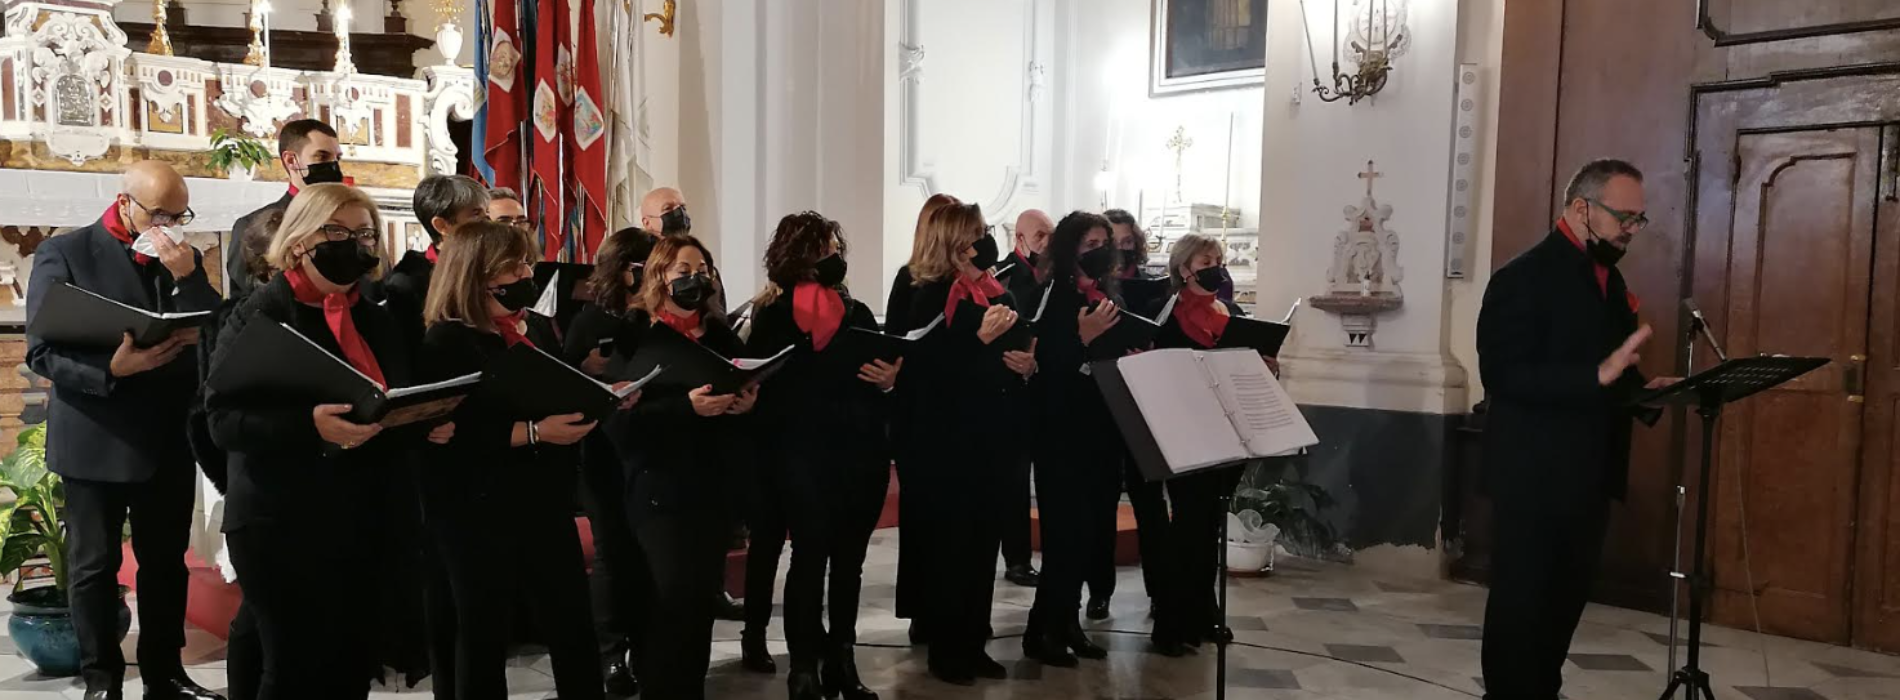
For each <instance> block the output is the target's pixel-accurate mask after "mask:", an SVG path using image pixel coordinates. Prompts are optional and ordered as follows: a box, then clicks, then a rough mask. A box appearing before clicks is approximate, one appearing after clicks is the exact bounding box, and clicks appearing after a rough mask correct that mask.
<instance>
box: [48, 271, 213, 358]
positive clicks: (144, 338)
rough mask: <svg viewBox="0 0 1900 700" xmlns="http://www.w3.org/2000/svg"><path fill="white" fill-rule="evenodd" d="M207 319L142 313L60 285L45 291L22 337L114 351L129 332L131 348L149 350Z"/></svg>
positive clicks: (193, 313) (182, 314)
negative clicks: (25, 335)
mask: <svg viewBox="0 0 1900 700" xmlns="http://www.w3.org/2000/svg"><path fill="white" fill-rule="evenodd" d="M210 315H211V312H209V311H185V312H177V313H159V312H155V311H146V310H145V309H141V308H138V307H136V306H131V305H129V304H125V303H122V302H118V301H113V300H111V299H107V298H105V297H103V296H100V295H98V294H96V293H94V292H90V291H87V290H84V289H80V288H79V287H76V286H73V284H72V283H69V282H62V283H60V284H59V285H57V286H55V287H53V288H52V289H49V290H47V291H46V299H45V300H44V301H43V302H41V304H40V308H39V312H38V313H35V314H33V322H32V323H29V324H27V327H26V334H27V335H30V336H34V337H37V338H39V339H40V340H43V341H46V342H49V343H58V344H60V345H72V346H78V347H91V348H116V347H119V343H121V342H124V341H125V334H126V333H128V332H130V333H131V334H132V344H133V345H135V346H138V347H141V348H149V347H152V346H154V345H157V344H159V343H162V342H165V339H166V338H168V337H170V336H171V334H173V333H176V332H178V331H180V330H184V329H187V328H197V327H199V326H201V325H203V324H204V320H205V319H206V318H207V317H209V316H210Z"/></svg>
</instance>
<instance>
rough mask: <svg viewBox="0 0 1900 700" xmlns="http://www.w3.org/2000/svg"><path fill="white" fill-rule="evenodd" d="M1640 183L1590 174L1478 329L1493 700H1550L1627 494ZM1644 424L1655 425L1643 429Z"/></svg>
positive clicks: (1487, 666) (1504, 273)
mask: <svg viewBox="0 0 1900 700" xmlns="http://www.w3.org/2000/svg"><path fill="white" fill-rule="evenodd" d="M1644 210H1645V205H1644V200H1643V174H1642V172H1640V171H1638V170H1637V169H1636V167H1635V166H1632V165H1630V164H1629V163H1626V162H1623V161H1620V160H1598V161H1594V162H1591V163H1589V164H1587V165H1585V166H1583V168H1582V169H1581V170H1579V171H1577V174H1576V175H1575V176H1574V177H1572V178H1571V180H1570V184H1569V186H1568V187H1567V188H1565V190H1564V208H1563V214H1562V217H1561V218H1559V219H1558V220H1557V224H1556V228H1555V230H1553V231H1551V232H1550V235H1549V236H1546V237H1545V238H1544V240H1543V242H1541V243H1539V244H1537V245H1536V246H1534V247H1532V248H1531V249H1530V250H1527V251H1525V252H1524V253H1523V254H1521V255H1519V256H1518V257H1517V258H1516V259H1513V260H1512V261H1511V262H1509V263H1506V264H1505V265H1504V267H1502V268H1499V269H1498V271H1497V272H1496V274H1494V275H1493V276H1492V278H1491V283H1490V286H1489V287H1488V288H1486V289H1485V293H1484V306H1483V310H1482V311H1481V312H1480V313H1479V316H1478V367H1479V372H1480V374H1481V375H1482V377H1483V380H1484V386H1485V390H1486V392H1487V395H1488V396H1489V397H1490V402H1491V412H1490V417H1489V423H1488V425H1487V426H1486V428H1485V439H1486V444H1485V449H1484V455H1485V463H1484V472H1485V475H1484V483H1485V488H1486V491H1487V492H1488V494H1489V495H1490V497H1491V502H1492V507H1493V509H1494V516H1493V517H1494V520H1493V522H1494V523H1495V525H1494V526H1493V527H1494V528H1495V529H1494V532H1496V533H1497V541H1496V543H1495V545H1494V551H1493V554H1492V574H1491V593H1490V598H1489V600H1488V601H1487V603H1486V605H1485V618H1484V651H1483V657H1484V658H1483V665H1484V682H1485V697H1486V698H1487V699H1489V700H1517V699H1519V698H1535V699H1536V700H1549V699H1552V698H1556V697H1558V692H1559V691H1560V689H1561V688H1562V686H1563V675H1562V670H1563V663H1564V660H1565V659H1566V658H1567V657H1568V655H1569V650H1570V638H1571V635H1572V634H1573V633H1575V632H1576V629H1577V622H1578V620H1579V619H1581V618H1582V616H1583V608H1584V604H1585V603H1586V602H1587V601H1588V599H1589V594H1590V582H1591V580H1592V579H1593V578H1594V577H1595V575H1596V569H1597V564H1598V559H1599V554H1600V552H1601V550H1602V548H1603V538H1604V530H1605V528H1606V525H1607V523H1608V512H1609V502H1610V500H1611V499H1617V500H1621V499H1622V498H1623V494H1624V491H1625V489H1626V486H1627V483H1628V474H1627V470H1628V465H1629V449H1630V431H1631V418H1633V417H1636V416H1635V414H1633V413H1632V411H1631V409H1629V408H1627V407H1626V402H1627V399H1629V398H1631V397H1633V396H1634V395H1635V393H1636V392H1638V391H1640V390H1642V389H1643V388H1645V387H1646V386H1648V387H1661V386H1664V385H1667V384H1669V383H1671V382H1672V381H1674V380H1671V379H1656V380H1653V381H1651V380H1645V379H1644V377H1643V375H1642V373H1641V372H1639V371H1637V369H1636V363H1637V361H1638V360H1639V359H1640V357H1639V355H1638V354H1637V351H1638V349H1639V348H1641V347H1642V345H1643V343H1644V341H1646V340H1648V339H1649V336H1650V328H1649V326H1647V325H1644V324H1642V323H1641V321H1640V320H1639V319H1638V317H1637V315H1636V312H1637V309H1638V307H1639V304H1638V302H1637V299H1636V297H1635V295H1633V294H1630V293H1629V290H1628V288H1627V287H1626V286H1625V285H1624V282H1623V275H1622V274H1621V273H1619V272H1618V271H1617V269H1616V263H1617V261H1619V260H1621V259H1622V258H1623V255H1624V254H1625V253H1626V252H1627V251H1628V250H1629V246H1630V244H1631V243H1632V242H1633V241H1634V240H1635V238H1636V235H1637V234H1638V233H1641V232H1642V230H1643V228H1644V227H1645V226H1647V225H1648V223H1649V219H1648V217H1647V216H1646V215H1645V213H1644ZM1645 418H1646V420H1647V422H1651V423H1653V422H1654V418H1653V416H1646V417H1645Z"/></svg>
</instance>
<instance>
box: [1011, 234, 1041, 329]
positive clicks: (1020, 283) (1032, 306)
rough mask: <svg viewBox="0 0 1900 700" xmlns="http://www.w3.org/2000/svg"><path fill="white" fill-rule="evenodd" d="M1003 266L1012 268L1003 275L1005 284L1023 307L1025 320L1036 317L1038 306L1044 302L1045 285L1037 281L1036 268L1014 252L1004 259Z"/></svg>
mask: <svg viewBox="0 0 1900 700" xmlns="http://www.w3.org/2000/svg"><path fill="white" fill-rule="evenodd" d="M1003 265H1010V266H1011V267H1010V268H1009V271H1008V272H1005V273H1003V284H1004V285H1005V286H1007V287H1008V288H1009V293H1010V295H1011V296H1014V297H1016V302H1017V303H1019V304H1022V305H1023V312H1022V315H1023V318H1025V319H1027V318H1029V317H1030V316H1034V315H1036V304H1038V303H1040V302H1041V301H1042V288H1043V286H1044V284H1043V282H1042V280H1039V279H1036V268H1035V266H1034V265H1030V264H1029V259H1028V258H1024V257H1023V256H1022V255H1021V254H1019V253H1016V252H1014V251H1011V252H1010V254H1009V257H1007V258H1003Z"/></svg>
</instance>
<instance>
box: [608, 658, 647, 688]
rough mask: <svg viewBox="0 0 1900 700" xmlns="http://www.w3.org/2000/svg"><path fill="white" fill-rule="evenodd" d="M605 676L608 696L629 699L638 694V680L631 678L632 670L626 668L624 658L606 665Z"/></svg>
mask: <svg viewBox="0 0 1900 700" xmlns="http://www.w3.org/2000/svg"><path fill="white" fill-rule="evenodd" d="M606 676H607V694H608V695H612V696H614V697H621V698H630V697H633V696H635V695H639V694H640V680H639V679H637V678H634V677H633V669H632V668H630V667H629V666H628V664H627V661H626V657H624V656H623V657H621V658H618V659H614V660H613V662H612V663H609V664H607V673H606Z"/></svg>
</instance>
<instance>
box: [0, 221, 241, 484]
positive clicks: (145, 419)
mask: <svg viewBox="0 0 1900 700" xmlns="http://www.w3.org/2000/svg"><path fill="white" fill-rule="evenodd" d="M192 256H193V257H194V258H196V259H197V260H198V263H199V266H198V269H196V270H193V271H192V273H191V275H190V276H188V277H186V278H184V279H182V280H174V279H172V274H171V271H170V270H167V269H165V266H164V265H163V264H160V263H159V262H158V261H157V260H153V261H151V262H150V263H149V264H148V265H146V266H145V268H144V269H143V270H141V269H140V267H139V266H138V265H136V264H134V263H133V262H132V253H131V249H130V247H128V246H126V245H125V244H124V243H120V242H119V241H118V239H116V238H113V237H112V234H110V233H107V232H106V228H105V225H104V223H103V222H101V223H94V224H93V225H91V226H87V227H85V228H82V229H79V230H77V231H73V232H71V233H68V234H64V235H61V236H55V237H53V238H49V239H47V240H46V242H45V243H41V244H40V247H39V250H38V251H37V252H36V253H35V254H34V256H33V274H32V277H31V278H30V283H29V285H28V286H27V295H26V318H27V325H28V326H29V327H30V326H32V324H33V315H34V314H36V313H39V310H40V304H42V303H44V302H45V300H46V292H47V291H48V290H51V289H52V288H53V287H54V286H57V285H59V284H61V283H72V284H73V285H75V286H78V287H80V288H82V289H85V290H87V291H90V292H93V293H95V294H99V295H101V296H104V297H106V298H108V299H112V300H114V301H118V302H121V303H124V304H128V305H131V306H136V307H139V308H141V309H146V310H148V311H164V312H174V311H210V310H212V309H215V308H217V306H218V302H219V301H220V299H219V297H218V292H217V290H215V289H212V288H211V282H210V281H209V278H207V277H206V276H205V271H204V261H203V256H202V255H201V254H199V253H198V252H197V251H193V252H192ZM113 350H114V349H113V348H105V349H99V348H75V347H66V346H60V345H53V344H50V343H46V342H44V341H42V340H40V339H39V338H36V337H33V336H31V335H29V336H27V338H26V363H27V366H29V367H31V368H32V369H33V372H34V373H36V374H38V375H40V376H42V377H45V378H47V379H48V380H50V381H51V382H52V383H53V389H52V391H51V392H50V396H49V398H50V400H49V401H48V404H47V417H46V427H47V431H48V432H47V440H48V442H47V445H46V462H47V467H48V468H50V469H52V470H53V473H55V474H58V475H60V476H63V477H68V478H74V479H89V480H93V481H111V482H119V483H129V482H140V481H145V480H148V479H150V478H152V475H153V474H154V473H156V472H157V471H158V470H159V469H160V468H161V467H162V468H165V469H190V468H191V449H190V447H189V445H188V444H187V442H186V439H185V414H186V412H187V411H188V410H189V409H190V408H191V402H192V398H193V397H194V396H195V395H196V394H197V382H198V358H197V355H196V354H195V353H191V352H184V353H180V354H179V355H178V359H176V360H174V361H173V362H172V363H171V364H169V365H166V366H164V367H160V368H158V369H155V370H152V371H150V372H144V373H141V374H137V375H133V376H130V377H125V378H123V379H115V378H113V377H112V372H111V369H110V368H111V366H112V353H113Z"/></svg>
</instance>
